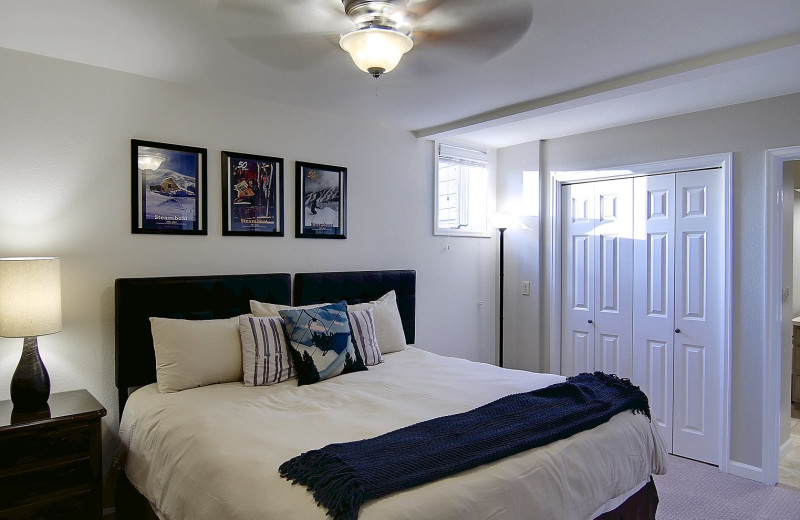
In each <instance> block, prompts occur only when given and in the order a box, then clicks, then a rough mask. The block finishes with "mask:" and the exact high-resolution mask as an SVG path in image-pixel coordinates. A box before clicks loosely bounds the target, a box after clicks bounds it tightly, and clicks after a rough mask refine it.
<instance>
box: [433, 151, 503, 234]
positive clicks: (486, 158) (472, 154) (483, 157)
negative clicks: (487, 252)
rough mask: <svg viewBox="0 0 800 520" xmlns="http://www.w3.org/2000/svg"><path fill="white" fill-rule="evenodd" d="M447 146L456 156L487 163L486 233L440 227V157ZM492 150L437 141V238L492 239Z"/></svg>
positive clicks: (435, 225)
mask: <svg viewBox="0 0 800 520" xmlns="http://www.w3.org/2000/svg"><path fill="white" fill-rule="evenodd" d="M442 146H445V147H447V148H449V149H450V151H451V152H452V153H453V155H455V156H459V155H460V156H462V157H464V158H465V159H473V160H476V161H481V162H485V163H486V201H485V203H486V210H485V217H484V218H485V223H484V225H485V228H484V229H485V230H484V231H475V230H464V229H457V228H443V227H439V210H440V207H439V186H440V181H439V157H440V155H441V152H440V151H441V148H442ZM455 150H460V151H463V155H461V154H459V153H458V152H455ZM490 152H491V151H490V150H487V149H482V148H478V147H474V146H466V145H459V144H455V143H451V142H442V141H435V142H434V148H433V156H434V157H433V162H434V179H433V184H434V189H433V234H434V235H436V236H458V237H476V238H490V237H491V227H490V226H489V219H488V216H489V213H490V204H489V203H490V200H491V199H490V194H491V192H492V190H491V189H490V185H491V180H492V163H493V161H492V158H493V157H492V154H491V153H490ZM456 210H457V211H461V205H460V204H459V207H458V208H457V209H456Z"/></svg>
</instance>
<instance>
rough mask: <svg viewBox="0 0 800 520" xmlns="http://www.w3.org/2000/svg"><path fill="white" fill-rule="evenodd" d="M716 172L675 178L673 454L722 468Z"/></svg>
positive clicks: (720, 223) (719, 191) (720, 225)
mask: <svg viewBox="0 0 800 520" xmlns="http://www.w3.org/2000/svg"><path fill="white" fill-rule="evenodd" d="M723 185H724V183H723V178H722V172H721V170H715V171H700V172H682V173H678V174H676V175H675V192H676V197H677V198H676V219H675V259H676V265H675V334H674V341H675V350H674V365H675V370H674V372H675V396H674V399H675V401H674V406H675V409H674V415H673V419H674V422H675V424H674V427H673V452H674V453H675V454H676V455H681V456H685V457H689V458H692V459H696V460H701V461H704V462H708V463H710V464H719V438H720V432H721V427H722V425H721V417H722V415H721V410H720V402H721V400H720V396H721V395H722V370H721V368H722V366H723V359H722V356H723V324H724V307H725V306H724V302H723V301H722V295H723V294H724V291H723V283H724V280H723V269H722V266H723V265H724V257H723V255H724V252H723V251H724V250H723V248H724V236H723V233H724V215H723V213H722V212H723V209H724V193H723Z"/></svg>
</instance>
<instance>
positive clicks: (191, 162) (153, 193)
mask: <svg viewBox="0 0 800 520" xmlns="http://www.w3.org/2000/svg"><path fill="white" fill-rule="evenodd" d="M206 156H207V153H206V149H205V148H196V147H193V146H183V145H177V144H169V143H158V142H154V141H143V140H139V139H131V232H132V233H146V234H164V235H207V234H208V225H207V224H208V219H207V209H208V205H207V194H206V186H207V180H206V178H207V174H206V172H207V161H206ZM148 166H150V168H148Z"/></svg>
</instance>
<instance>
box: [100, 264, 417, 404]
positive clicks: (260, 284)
mask: <svg viewBox="0 0 800 520" xmlns="http://www.w3.org/2000/svg"><path fill="white" fill-rule="evenodd" d="M416 280H417V273H416V271H410V270H403V271H350V272H335V273H300V274H296V275H295V277H294V304H295V305H308V304H311V303H327V302H335V301H340V300H347V301H348V302H349V303H362V302H367V301H371V300H376V299H378V298H380V297H381V296H383V295H384V294H386V293H387V292H389V291H391V290H394V291H395V293H396V294H397V307H398V309H399V311H400V317H401V318H402V320H403V331H404V332H405V336H406V342H407V343H409V344H413V343H414V332H415V320H414V313H415V309H416ZM291 283H292V281H291V275H289V274H284V273H279V274H244V275H220V276H175V277H159V278H119V279H117V280H116V282H115V284H114V289H115V301H116V303H115V310H116V316H115V324H116V332H115V336H116V383H117V391H118V393H119V410H120V416H121V415H122V410H123V408H124V407H125V402H126V401H127V399H128V393H129V390H130V389H131V388H134V387H138V386H143V385H148V384H150V383H154V382H155V381H156V360H155V352H154V350H153V336H152V334H151V332H150V317H151V316H160V317H164V318H180V319H196V320H207V319H219V318H230V317H232V316H238V315H239V314H246V313H248V312H250V300H258V301H262V302H270V303H278V304H282V305H290V304H291V303H292V302H291V301H290V297H291V294H292V290H291Z"/></svg>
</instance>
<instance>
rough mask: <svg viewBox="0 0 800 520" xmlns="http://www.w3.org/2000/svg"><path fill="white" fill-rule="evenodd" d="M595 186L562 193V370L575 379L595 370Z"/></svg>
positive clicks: (568, 188)
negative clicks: (593, 323) (591, 321)
mask: <svg viewBox="0 0 800 520" xmlns="http://www.w3.org/2000/svg"><path fill="white" fill-rule="evenodd" d="M593 199H594V187H593V185H592V184H573V185H569V186H564V187H563V188H562V190H561V208H562V220H561V222H562V225H561V247H562V252H561V262H562V265H561V275H562V288H561V289H562V298H561V305H562V316H561V340H562V349H561V370H562V374H563V375H567V376H571V375H575V374H579V373H581V372H592V371H594V327H593V325H592V323H590V320H593V317H594V285H593V281H594V241H593V231H594V225H595V223H594V220H595V219H594V214H595V204H594V200H593Z"/></svg>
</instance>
